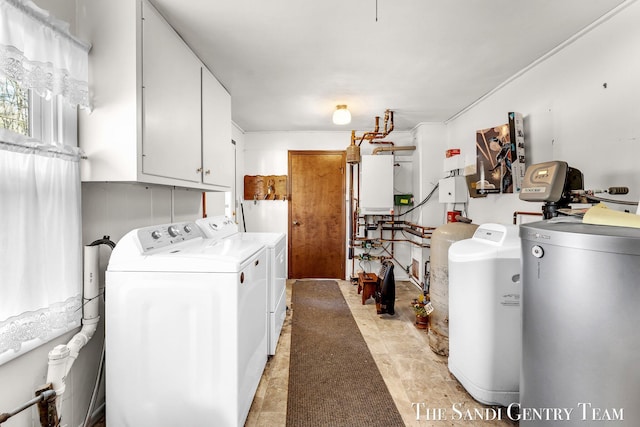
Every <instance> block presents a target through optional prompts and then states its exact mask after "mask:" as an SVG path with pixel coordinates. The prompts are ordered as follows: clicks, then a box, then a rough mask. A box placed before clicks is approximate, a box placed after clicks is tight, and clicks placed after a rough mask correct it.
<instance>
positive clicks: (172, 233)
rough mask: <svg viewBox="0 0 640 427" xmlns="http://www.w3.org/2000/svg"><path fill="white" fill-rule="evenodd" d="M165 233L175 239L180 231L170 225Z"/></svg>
mask: <svg viewBox="0 0 640 427" xmlns="http://www.w3.org/2000/svg"><path fill="white" fill-rule="evenodd" d="M167 231H168V232H169V235H170V236H171V237H176V236H177V235H178V234H180V230H178V227H176V226H175V225H170V226H169V228H168V229H167Z"/></svg>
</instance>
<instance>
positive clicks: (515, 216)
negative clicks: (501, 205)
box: [513, 211, 542, 224]
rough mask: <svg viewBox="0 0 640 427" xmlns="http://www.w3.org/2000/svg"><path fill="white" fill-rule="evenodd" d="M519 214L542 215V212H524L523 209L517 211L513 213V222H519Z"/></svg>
mask: <svg viewBox="0 0 640 427" xmlns="http://www.w3.org/2000/svg"><path fill="white" fill-rule="evenodd" d="M518 215H531V216H542V212H522V211H515V212H514V213H513V223H514V224H517V223H518Z"/></svg>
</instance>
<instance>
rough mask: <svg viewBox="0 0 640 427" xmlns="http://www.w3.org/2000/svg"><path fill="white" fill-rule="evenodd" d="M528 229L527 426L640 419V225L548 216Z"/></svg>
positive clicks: (523, 391) (523, 383)
mask: <svg viewBox="0 0 640 427" xmlns="http://www.w3.org/2000/svg"><path fill="white" fill-rule="evenodd" d="M520 238H521V239H522V261H523V276H522V279H523V283H522V341H523V347H522V367H521V377H520V406H521V417H523V418H522V419H521V420H520V425H534V426H536V427H538V426H555V425H557V426H563V427H564V426H574V425H575V426H591V425H615V426H638V425H640V405H638V402H640V359H639V357H640V356H639V355H640V333H639V332H638V327H639V325H640V229H636V228H627V227H613V226H603V225H589V224H582V223H581V222H572V223H567V222H557V221H554V220H548V221H541V222H535V223H531V224H525V225H521V226H520ZM540 408H552V409H553V408H559V409H560V410H561V411H560V412H551V413H550V415H551V419H548V420H547V419H546V418H544V417H545V416H546V413H545V414H543V413H541V412H540ZM534 409H537V410H538V412H535V411H534ZM539 415H540V416H539ZM541 417H542V418H544V419H540V418H541ZM525 418H526V419H525Z"/></svg>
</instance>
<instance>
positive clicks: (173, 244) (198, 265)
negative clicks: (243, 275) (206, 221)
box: [107, 226, 264, 273]
mask: <svg viewBox="0 0 640 427" xmlns="http://www.w3.org/2000/svg"><path fill="white" fill-rule="evenodd" d="M158 228H159V227H158V226H154V227H147V228H144V229H136V230H132V231H130V232H129V233H127V234H126V235H125V236H124V237H123V238H122V239H120V241H119V242H118V244H117V245H116V247H115V248H114V250H113V253H112V254H111V258H110V259H109V266H108V268H107V270H108V271H131V272H133V271H149V272H150V271H165V272H220V273H222V272H229V273H233V272H239V271H240V270H241V269H242V267H243V266H244V264H245V263H246V262H248V260H249V259H251V258H253V256H254V255H256V254H257V253H259V252H260V251H264V244H263V243H260V242H257V241H243V240H239V239H218V240H216V239H213V240H212V239H203V238H202V236H201V235H199V234H197V233H196V234H194V235H190V236H188V237H186V238H185V240H175V239H171V240H169V239H167V240H165V241H164V242H163V243H162V244H159V245H158V247H154V248H152V249H149V248H148V245H146V244H145V242H146V240H148V239H149V237H148V235H151V233H153V232H154V231H156V230H157V229H158ZM160 229H168V227H167V226H161V227H160ZM161 239H162V238H159V239H157V241H161Z"/></svg>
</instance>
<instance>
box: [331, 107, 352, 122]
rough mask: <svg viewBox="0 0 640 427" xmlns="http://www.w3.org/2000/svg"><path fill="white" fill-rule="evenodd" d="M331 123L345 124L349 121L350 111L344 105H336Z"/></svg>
mask: <svg viewBox="0 0 640 427" xmlns="http://www.w3.org/2000/svg"><path fill="white" fill-rule="evenodd" d="M333 123H334V124H336V125H346V124H349V123H351V113H350V112H349V110H347V106H346V105H337V106H336V111H334V112H333Z"/></svg>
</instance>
